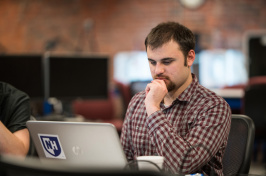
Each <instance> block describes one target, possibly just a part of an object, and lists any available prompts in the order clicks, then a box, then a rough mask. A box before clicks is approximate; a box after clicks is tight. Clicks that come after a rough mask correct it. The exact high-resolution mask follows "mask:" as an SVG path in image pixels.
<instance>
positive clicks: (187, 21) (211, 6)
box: [0, 0, 266, 57]
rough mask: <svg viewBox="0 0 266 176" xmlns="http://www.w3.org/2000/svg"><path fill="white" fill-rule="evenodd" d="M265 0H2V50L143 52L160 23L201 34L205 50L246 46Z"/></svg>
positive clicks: (262, 24)
mask: <svg viewBox="0 0 266 176" xmlns="http://www.w3.org/2000/svg"><path fill="white" fill-rule="evenodd" d="M265 9H266V1H265V0H207V1H206V3H205V4H204V5H203V6H202V7H200V8H199V9H196V10H188V9H185V8H184V7H183V6H182V5H181V4H180V3H179V1H178V0H0V53H4V52H5V53H42V52H43V51H44V48H45V45H46V43H47V41H51V40H55V39H56V40H58V45H57V47H56V48H55V49H54V51H53V52H54V53H65V52H81V51H83V52H88V53H90V52H97V53H107V54H109V55H110V56H111V57H112V56H113V55H114V54H116V53H117V52H119V51H130V50H144V44H143V41H144V38H145V36H146V35H147V33H148V32H149V31H150V29H151V28H152V27H154V26H155V25H156V24H158V23H159V22H162V21H178V22H180V23H182V24H184V25H186V26H187V27H189V28H190V29H192V30H193V31H194V32H195V33H198V34H200V43H201V46H202V47H203V48H235V49H242V44H243V34H244V32H245V31H247V30H251V29H266V10H265Z"/></svg>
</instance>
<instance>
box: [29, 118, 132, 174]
mask: <svg viewBox="0 0 266 176" xmlns="http://www.w3.org/2000/svg"><path fill="white" fill-rule="evenodd" d="M26 125H27V127H28V129H29V132H30V135H31V138H32V140H33V143H34V145H35V148H36V150H37V153H38V155H39V158H40V160H45V161H47V160H56V161H58V162H62V163H66V164H71V165H72V166H82V167H83V166H84V167H89V168H112V169H123V168H124V167H125V166H126V165H127V159H126V156H125V154H124V151H123V149H122V145H121V143H120V140H119V136H118V133H117V130H116V128H115V127H114V126H113V125H112V124H109V123H91V122H64V121H28V122H27V123H26Z"/></svg>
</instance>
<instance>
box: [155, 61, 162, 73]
mask: <svg viewBox="0 0 266 176" xmlns="http://www.w3.org/2000/svg"><path fill="white" fill-rule="evenodd" d="M163 72H164V66H163V64H160V63H157V64H156V67H155V73H156V75H159V74H162V73H163Z"/></svg>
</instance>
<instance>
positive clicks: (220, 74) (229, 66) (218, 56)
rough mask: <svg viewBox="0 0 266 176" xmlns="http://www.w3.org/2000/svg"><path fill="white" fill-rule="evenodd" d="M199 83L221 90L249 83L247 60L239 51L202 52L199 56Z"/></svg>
mask: <svg viewBox="0 0 266 176" xmlns="http://www.w3.org/2000/svg"><path fill="white" fill-rule="evenodd" d="M198 57H199V82H200V83H201V85H203V86H204V87H207V88H210V89H219V88H223V87H230V86H235V85H242V84H245V83H246V82H247V79H248V78H247V70H246V67H245V58H244V55H243V53H242V52H241V51H238V50H232V49H230V50H202V51H201V52H200V53H199V55H198Z"/></svg>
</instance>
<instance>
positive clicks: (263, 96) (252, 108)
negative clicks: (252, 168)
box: [242, 76, 266, 162]
mask: <svg viewBox="0 0 266 176" xmlns="http://www.w3.org/2000/svg"><path fill="white" fill-rule="evenodd" d="M242 101H243V108H242V114H245V115H247V116H249V117H250V118H252V120H253V122H254V124H255V128H256V129H255V143H254V160H256V159H257V153H258V149H259V145H260V144H263V148H262V153H263V161H264V162H266V148H265V147H266V135H265V134H266V76H255V77H251V78H250V79H249V81H248V83H247V85H246V87H245V91H244V97H243V100H242Z"/></svg>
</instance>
